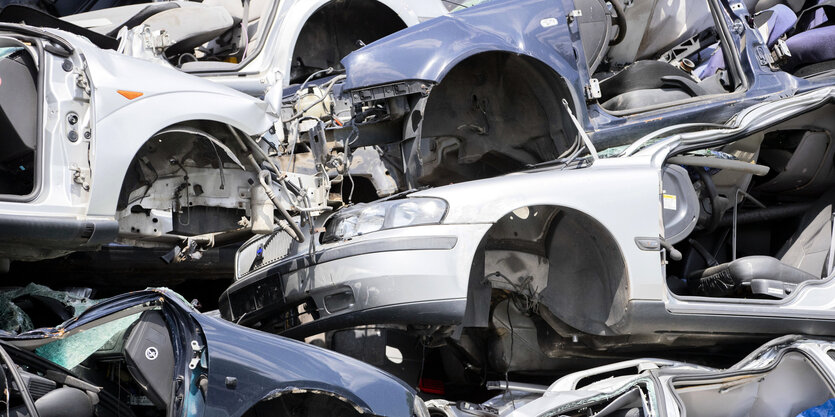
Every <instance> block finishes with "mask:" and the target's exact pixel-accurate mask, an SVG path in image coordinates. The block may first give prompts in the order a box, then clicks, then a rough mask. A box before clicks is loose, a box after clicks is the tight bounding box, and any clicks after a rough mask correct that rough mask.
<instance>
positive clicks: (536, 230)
mask: <svg viewBox="0 0 835 417" xmlns="http://www.w3.org/2000/svg"><path fill="white" fill-rule="evenodd" d="M523 217H524V218H523ZM541 218H544V219H547V220H544V221H543V220H539V219H541ZM491 258H492V259H491ZM536 262H539V263H540V264H539V266H538V271H539V273H540V274H541V273H543V272H545V273H547V276H545V277H532V279H530V280H529V282H528V285H530V286H531V287H530V288H529V289H528V290H529V291H530V292H527V293H526V294H525V295H526V296H529V295H534V296H535V298H536V301H537V302H538V303H539V305H540V308H542V307H545V309H546V310H547V311H546V312H545V314H542V317H543V319H545V321H546V322H548V324H549V325H551V327H554V328H555V330H556V331H557V332H558V333H559V332H561V331H565V330H568V331H572V330H573V331H575V332H582V333H585V334H591V335H614V334H616V327H617V325H618V323H619V322H620V321H621V320H622V319H624V318H625V316H626V314H627V311H626V310H627V308H628V303H627V302H628V290H629V282H628V271H627V267H626V258H625V256H624V254H623V250H622V248H620V245H619V244H618V242H617V241H616V239H615V237H614V235H613V234H612V232H611V231H609V230H608V229H607V228H606V227H605V226H604V225H603V224H602V223H600V222H599V221H598V220H596V219H595V218H594V217H592V216H591V215H589V214H587V213H585V212H583V211H581V210H578V209H575V208H571V207H567V206H560V205H547V204H543V205H531V206H523V207H520V208H517V209H514V210H511V211H509V212H507V213H506V214H505V215H503V216H502V217H500V218H499V219H498V220H496V221H495V222H494V224H493V226H491V228H490V229H488V231H487V232H486V233H485V234H484V236H483V237H482V240H481V242H480V243H479V248H478V250H477V252H476V256H475V258H474V259H473V265H472V267H471V272H470V286H469V290H468V298H467V301H468V303H467V313H468V314H467V313H465V320H464V324H463V325H464V326H465V327H466V326H473V327H484V326H486V325H487V322H488V321H489V315H490V309H491V308H492V306H491V305H490V304H489V302H490V301H491V298H490V296H489V294H490V292H491V289H492V285H494V284H491V282H493V283H500V282H502V281H507V282H510V281H517V280H518V279H519V275H518V272H520V271H524V270H525V268H526V267H527V268H528V269H531V268H532V267H531V266H530V265H532V264H531V263H536ZM543 262H544V263H547V268H546V267H545V266H546V265H542V264H541V263H543ZM485 268H486V269H485ZM491 269H493V270H491ZM509 271H510V272H509ZM497 272H498V274H496V273H497ZM512 272H517V276H516V277H514V276H511V275H512ZM491 274H493V278H491ZM581 277H583V279H580V278H581ZM485 284H486V285H485ZM508 285H509V287H506V288H511V289H512V291H516V292H519V291H521V290H522V289H523V288H522V287H520V286H519V282H514V283H511V284H508ZM537 285H538V287H536V286H537ZM497 287H501V285H497ZM485 301H487V303H486V304H485ZM471 303H472V304H471Z"/></svg>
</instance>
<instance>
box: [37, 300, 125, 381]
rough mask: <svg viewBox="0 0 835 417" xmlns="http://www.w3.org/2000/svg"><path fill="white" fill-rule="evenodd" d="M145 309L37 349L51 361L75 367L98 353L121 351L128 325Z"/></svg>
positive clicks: (68, 367) (39, 354)
mask: <svg viewBox="0 0 835 417" xmlns="http://www.w3.org/2000/svg"><path fill="white" fill-rule="evenodd" d="M140 314H141V313H135V314H131V315H129V316H127V317H121V318H118V319H115V320H111V321H108V322H106V323H104V324H101V325H99V326H96V327H93V328H91V329H87V330H85V331H81V332H77V333H73V334H70V335H69V336H67V337H64V338H61V339H57V340H55V341H53V342H50V343H47V344H45V345H43V346H40V347H38V348H37V349H35V353H36V354H37V355H38V356H40V357H42V358H44V359H47V360H49V361H51V362H54V363H56V364H58V365H61V366H63V367H64V368H67V369H72V368H75V367H76V366H78V365H79V364H80V363H81V362H83V361H85V360H86V359H87V358H89V357H90V356H92V355H93V354H94V353H97V352H98V353H101V354H104V353H108V352H111V351H114V352H115V351H117V350H118V349H120V348H121V346H122V340H123V339H124V338H125V332H126V331H127V329H128V328H129V327H130V326H131V325H133V323H135V322H136V320H137V319H139V316H140Z"/></svg>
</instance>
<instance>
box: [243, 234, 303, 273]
mask: <svg viewBox="0 0 835 417" xmlns="http://www.w3.org/2000/svg"><path fill="white" fill-rule="evenodd" d="M291 243H293V238H291V237H290V235H288V234H287V233H284V232H277V233H274V234H272V235H264V236H261V237H258V238H257V239H253V240H250V241H248V242H247V243H245V244H244V246H243V247H242V248H241V249H240V251H239V252H238V260H237V271H235V272H236V274H235V276H236V278H237V279H240V278H243V277H245V276H246V275H248V274H250V273H252V272H255V271H257V270H259V269H262V268H264V267H266V266H268V265H270V264H273V263H275V262H278V261H280V260H282V259H284V258H286V257H287V255H288V254H289V253H290V245H291ZM259 250H260V255H259Z"/></svg>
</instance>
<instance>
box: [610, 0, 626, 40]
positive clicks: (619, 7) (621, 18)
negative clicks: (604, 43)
mask: <svg viewBox="0 0 835 417" xmlns="http://www.w3.org/2000/svg"><path fill="white" fill-rule="evenodd" d="M609 3H610V4H611V5H612V8H613V9H615V13H617V17H615V18H614V20H615V22H614V23H615V25H616V26H617V27H618V36H615V38H614V39H612V40H611V41H609V46H612V45H617V44H619V43H620V42H621V41H622V40H623V38H625V37H626V15H625V14H624V13H623V4H621V2H620V0H609Z"/></svg>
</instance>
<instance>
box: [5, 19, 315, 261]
mask: <svg viewBox="0 0 835 417" xmlns="http://www.w3.org/2000/svg"><path fill="white" fill-rule="evenodd" d="M3 30H4V37H3V41H4V42H5V43H6V44H7V45H11V44H15V42H16V37H17V38H21V37H22V38H27V39H28V38H34V39H37V40H38V41H36V42H33V43H32V45H31V46H28V47H27V46H25V45H24V44H22V43H20V44H19V47H20V48H26V49H27V50H28V51H29V52H30V53H32V54H34V55H35V56H36V57H37V58H36V62H37V63H38V64H37V66H38V67H39V77H40V78H41V81H40V83H41V85H42V87H39V88H38V94H39V98H38V102H39V106H40V108H41V109H42V110H39V112H40V113H41V114H42V116H41V117H40V118H38V121H37V129H38V135H39V139H38V142H37V145H36V146H35V153H36V160H37V162H36V164H35V175H34V186H33V189H32V191H31V192H30V193H28V194H25V195H23V194H20V195H5V196H3V197H0V200H2V201H0V219H2V220H0V222H2V223H3V224H4V226H3V227H2V228H0V229H2V230H3V233H2V236H0V239H1V240H2V241H3V243H2V244H0V248H2V257H7V258H11V259H25V260H34V259H41V258H47V257H54V256H58V255H60V254H63V253H67V252H70V251H73V250H79V249H95V248H96V247H98V246H99V245H101V244H104V243H108V242H111V241H113V240H114V239H117V237H118V238H119V239H121V240H123V241H126V242H133V243H142V242H146V243H148V244H151V245H158V244H164V245H169V246H171V245H172V244H173V243H176V242H177V241H178V240H181V239H182V236H179V237H177V236H175V235H169V236H166V234H168V233H169V232H171V230H167V229H170V226H171V221H170V216H171V214H172V212H174V211H176V210H171V207H170V203H169V204H168V206H169V208H168V210H167V212H166V210H165V204H163V205H162V206H157V207H150V206H152V205H154V204H158V203H161V202H160V201H150V204H149V207H147V208H148V209H152V210H158V209H159V210H161V211H162V212H160V213H156V212H155V213H154V214H155V215H156V214H159V215H160V216H157V217H154V218H155V220H154V221H153V223H154V224H158V226H156V228H155V230H153V231H151V230H140V229H138V228H136V229H133V230H126V229H125V227H126V220H125V219H127V218H130V217H131V215H132V214H133V213H130V212H129V211H130V210H128V211H127V212H126V211H122V213H121V214H120V213H118V212H119V211H120V210H119V209H118V208H117V205H118V200H119V197H120V193H121V190H122V185H123V181H124V179H125V175H126V172H127V170H128V168H129V167H130V166H131V163H132V161H133V160H134V159H135V158H136V157H137V153H138V152H139V151H140V149H141V148H142V147H143V146H144V145H145V144H146V143H147V142H148V141H149V140H150V139H152V138H154V136H155V135H157V134H158V133H160V132H161V131H163V130H164V129H166V128H171V127H176V126H186V125H189V124H191V126H192V128H194V129H196V130H195V132H200V129H201V127H200V126H201V125H206V124H207V123H214V124H216V126H226V127H228V128H233V129H235V130H236V131H237V132H239V133H240V134H242V135H245V136H251V137H255V138H260V137H262V135H266V137H274V135H272V134H271V133H269V131H270V130H271V129H273V128H274V126H275V123H277V122H278V118H277V117H276V116H274V115H271V114H269V112H268V111H267V106H266V104H265V103H264V102H262V101H260V100H258V99H255V98H253V97H251V96H248V95H245V94H242V93H240V92H238V91H235V90H232V89H230V88H227V87H224V86H222V85H219V84H217V83H212V82H210V81H207V80H203V79H200V78H198V77H194V76H191V75H188V74H184V73H181V72H178V71H174V70H172V69H170V68H165V67H162V66H159V65H155V64H152V63H149V62H146V61H143V60H139V59H136V58H132V57H128V56H124V55H122V54H118V53H116V52H113V51H107V50H102V49H100V48H97V47H96V46H94V45H93V44H91V43H90V42H88V41H87V40H85V39H83V38H81V37H78V36H75V35H72V34H69V33H65V32H61V31H55V30H46V31H41V30H38V29H35V28H30V27H26V26H17V25H4V26H3ZM21 32H22V33H21ZM32 33H34V34H36V36H34V37H33V36H31V34H32ZM44 44H48V45H51V46H49V47H48V48H43V47H42V45H44ZM56 44H64V45H67V46H68V48H67V47H56V46H54V45H56ZM15 45H17V44H15ZM64 49H69V50H68V51H64V52H60V51H62V50H64ZM56 50H57V51H59V53H57V54H56V53H54V52H50V51H56ZM61 55H66V57H64V56H61ZM0 88H2V87H0ZM119 91H123V92H132V93H134V94H136V95H138V96H137V97H133V98H128V97H126V96H124V95H122V94H120V93H119ZM11 93H14V90H12V92H11ZM5 94H10V93H9V92H6V93H5ZM71 116H72V118H73V120H75V123H70V122H69V119H70V118H71ZM202 133H208V132H205V131H204V132H202ZM202 133H195V134H194V136H195V137H196V136H200V135H201V134H202ZM228 134H229V133H228V132H227V135H228ZM189 135H191V133H189ZM209 136H212V135H211V134H209ZM71 137H72V138H74V140H72V139H70V138H71ZM181 139H182V137H181ZM204 139H205V138H204ZM228 139H229V138H222V137H221V138H220V140H222V141H225V140H228ZM160 140H161V139H160ZM195 140H197V139H195ZM212 146H217V148H215V149H216V150H217V151H218V152H221V150H222V149H221V148H222V146H220V144H214V145H212ZM226 148H229V147H228V146H227V147H226ZM223 153H224V154H228V152H226V150H224V152H223ZM233 154H234V152H233ZM217 158H218V159H220V158H221V157H220V156H219V155H218V156H217ZM223 158H224V163H223V165H224V168H225V169H228V172H227V173H226V175H227V176H228V177H229V181H230V183H231V182H232V181H235V180H243V181H246V180H245V178H247V177H248V178H252V177H253V176H252V175H250V174H246V173H245V171H244V170H242V169H237V168H240V167H241V165H240V162H236V158H232V157H229V156H224V157H223ZM181 163H182V164H185V165H186V166H189V169H191V170H192V172H193V176H194V177H195V178H192V180H195V179H199V176H200V175H204V176H205V175H206V173H207V172H206V171H204V172H202V173H201V172H200V171H201V170H200V169H199V168H198V167H196V166H192V165H193V164H191V163H190V162H188V161H186V160H183V161H181ZM190 164H191V165H190ZM227 167H228V168H227ZM236 170H237V171H236ZM209 172H211V171H209ZM215 172H216V170H215ZM161 177H165V174H164V173H162V175H161ZM163 182H164V181H160V185H161V186H162V185H163V184H162V183H163ZM186 182H188V180H186ZM195 182H196V181H195ZM303 182H305V183H308V182H310V181H309V179H304V181H303ZM243 184H244V185H246V186H247V188H248V187H249V185H248V184H247V183H246V182H244V183H243ZM190 186H192V187H193V184H190ZM203 186H204V187H205V189H203V190H201V191H202V192H201V193H198V194H201V195H194V190H193V189H191V188H190V193H189V194H188V195H192V198H193V200H192V201H190V202H191V203H192V204H191V205H194V206H200V205H205V206H209V207H238V208H241V209H243V210H244V211H247V212H249V208H248V207H249V195H248V193H241V192H239V191H241V190H239V186H241V184H240V183H238V184H235V187H226V189H225V190H221V189H219V187H218V185H217V184H212V183H211V181H209V182H206V183H205V184H204V185H203ZM151 187H157V185H156V184H151V185H149V188H151ZM313 188H316V187H313ZM170 198H171V194H168V196H167V197H165V198H162V199H169V200H170ZM148 200H153V199H148ZM320 202H321V200H320ZM148 220H149V221H150V220H151V219H150V217H149V219H148ZM120 228H121V230H120ZM239 229H245V227H239Z"/></svg>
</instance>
